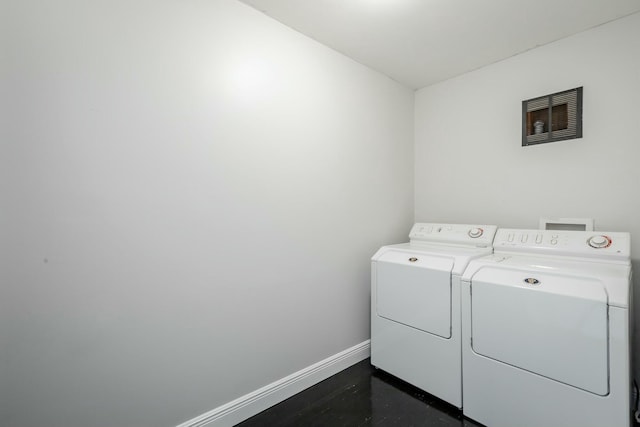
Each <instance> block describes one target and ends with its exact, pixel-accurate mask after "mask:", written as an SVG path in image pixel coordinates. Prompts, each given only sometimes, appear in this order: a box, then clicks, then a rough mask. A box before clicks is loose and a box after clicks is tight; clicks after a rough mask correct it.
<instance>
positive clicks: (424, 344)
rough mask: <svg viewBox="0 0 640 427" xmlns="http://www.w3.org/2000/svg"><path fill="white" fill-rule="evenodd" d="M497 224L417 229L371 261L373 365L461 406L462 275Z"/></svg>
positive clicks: (488, 249) (486, 248) (487, 246)
mask: <svg viewBox="0 0 640 427" xmlns="http://www.w3.org/2000/svg"><path fill="white" fill-rule="evenodd" d="M496 229H497V227H496V226H493V225H463V224H432V223H418V224H415V225H414V226H413V228H412V229H411V233H410V234H409V238H410V242H409V243H404V244H399V245H391V246H384V247H382V248H380V250H378V252H377V253H376V254H375V255H374V256H373V258H372V260H371V363H372V365H374V366H376V367H377V368H380V369H382V370H385V371H387V372H389V373H391V374H393V375H395V376H396V377H398V378H401V379H403V380H405V381H407V382H408V383H411V384H413V385H415V386H417V387H419V388H421V389H422V390H424V391H426V392H428V393H431V394H432V395H434V396H437V397H439V398H440V399H442V400H445V401H446V402H449V403H451V404H452V405H455V406H457V407H458V408H460V407H462V391H461V386H462V377H461V376H462V374H461V366H462V359H461V347H460V346H461V341H460V337H461V329H460V328H461V327H460V276H461V274H462V272H463V270H464V269H465V267H466V266H467V264H468V263H469V261H470V260H471V259H473V258H478V257H482V256H486V255H489V254H491V253H492V251H493V249H492V246H491V243H492V241H493V237H494V235H495V233H496Z"/></svg>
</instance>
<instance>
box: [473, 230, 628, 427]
mask: <svg viewBox="0 0 640 427" xmlns="http://www.w3.org/2000/svg"><path fill="white" fill-rule="evenodd" d="M494 251H495V252H494V254H493V255H491V256H488V257H485V258H482V259H478V260H474V261H471V262H470V263H469V266H468V267H467V269H466V270H465V272H464V274H463V277H462V335H463V341H462V353H463V356H462V357H463V372H464V375H463V401H464V409H463V412H464V414H465V415H466V416H468V417H469V418H472V419H474V420H476V421H479V422H481V423H483V424H485V425H487V426H490V427H541V426H554V427H576V426H581V427H588V426H593V427H603V426H612V427H613V426H615V427H628V426H629V425H630V414H631V407H630V392H631V380H630V378H631V370H630V354H629V351H630V318H631V309H630V301H632V299H631V264H630V236H629V234H628V233H602V232H597V231H558V230H555V231H549V230H544V231H541V230H514V229H500V230H498V232H497V234H496V238H495V240H494Z"/></svg>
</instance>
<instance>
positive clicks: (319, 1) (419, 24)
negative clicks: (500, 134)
mask: <svg viewBox="0 0 640 427" xmlns="http://www.w3.org/2000/svg"><path fill="white" fill-rule="evenodd" d="M241 1H242V2H243V3H246V4H248V5H250V6H252V7H254V8H256V9H258V10H260V11H262V12H263V13H265V14H266V15H268V16H271V17H272V18H275V19H276V20H278V21H280V22H282V23H283V24H285V25H287V26H289V27H291V28H293V29H295V30H297V31H299V32H301V33H303V34H306V35H307V36H309V37H311V38H313V39H315V40H317V41H319V42H320V43H322V44H325V45H327V46H329V47H331V48H333V49H335V50H337V51H338V52H342V53H343V54H345V55H347V56H349V57H351V58H353V59H354V60H356V61H358V62H360V63H362V64H365V65H367V66H369V67H371V68H373V69H375V70H378V71H380V72H381V73H384V74H386V75H387V76H389V77H391V78H392V79H394V80H396V81H398V82H400V83H402V84H404V85H405V86H407V87H410V88H414V89H417V88H421V87H424V86H428V85H431V84H433V83H436V82H439V81H442V80H446V79H449V78H451V77H454V76H457V75H460V74H463V73H466V72H469V71H472V70H475V69H478V68H480V67H483V66H485V65H488V64H491V63H494V62H496V61H500V60H502V59H505V58H508V57H510V56H513V55H517V54H519V53H521V52H524V51H527V50H529V49H533V48H535V47H536V46H540V45H544V44H547V43H549V42H552V41H555V40H558V39H561V38H564V37H567V36H570V35H572V34H575V33H578V32H581V31H584V30H587V29H589V28H592V27H595V26H598V25H600V24H603V23H605V22H609V21H612V20H614V19H618V18H621V17H623V16H626V15H629V14H632V13H635V12H638V11H640V0H536V1H524V0H485V1H479V0H241Z"/></svg>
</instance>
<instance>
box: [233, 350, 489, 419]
mask: <svg viewBox="0 0 640 427" xmlns="http://www.w3.org/2000/svg"><path fill="white" fill-rule="evenodd" d="M258 426H260V427H265V426H269V427H293V426H296V427H297V426H304V427H325V426H327V427H328V426H330V427H334V426H335V427H340V426H342V427H357V426H376V427H386V426H397V427H409V426H432V427H482V425H481V424H477V423H475V422H473V421H471V420H469V419H466V418H464V417H463V416H462V413H461V412H460V411H459V410H458V409H456V408H455V407H453V406H451V405H449V404H447V403H445V402H443V401H442V400H440V399H438V398H436V397H434V396H431V395H430V394H428V393H425V392H423V391H422V390H420V389H418V388H416V387H413V386H412V385H410V384H407V383H406V382H404V381H401V380H399V379H397V378H395V377H393V376H391V375H389V374H387V373H385V372H383V371H380V370H377V369H375V368H373V367H372V366H371V364H370V361H369V359H366V360H364V361H362V362H360V363H357V364H355V365H353V366H351V367H350V368H347V369H345V370H344V371H342V372H340V373H338V374H336V375H334V376H332V377H331V378H328V379H326V380H324V381H322V382H320V383H318V384H316V385H315V386H313V387H310V388H308V389H307V390H304V391H303V392H301V393H298V394H296V395H295V396H293V397H291V398H289V399H287V400H285V401H284V402H282V403H279V404H278V405H275V406H273V407H271V408H269V409H267V410H266V411H264V412H261V413H260V414H258V415H256V416H254V417H252V418H249V419H248V420H246V421H244V422H242V423H240V424H238V425H237V426H236V427H258Z"/></svg>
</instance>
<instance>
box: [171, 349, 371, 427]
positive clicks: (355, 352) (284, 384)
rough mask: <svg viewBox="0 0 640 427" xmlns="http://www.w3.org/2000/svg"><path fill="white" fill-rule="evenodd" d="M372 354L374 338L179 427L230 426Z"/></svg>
mask: <svg viewBox="0 0 640 427" xmlns="http://www.w3.org/2000/svg"><path fill="white" fill-rule="evenodd" d="M370 354H371V342H370V340H367V341H364V342H362V343H360V344H357V345H354V346H353V347H351V348H348V349H346V350H344V351H341V352H340V353H337V354H334V355H333V356H329V357H327V358H326V359H324V360H321V361H320V362H318V363H315V364H313V365H311V366H308V367H306V368H304V369H301V370H299V371H298V372H294V373H293V374H291V375H289V376H287V377H284V378H282V379H280V380H278V381H274V382H272V383H271V384H268V385H266V386H264V387H262V388H260V389H258V390H255V391H253V392H251V393H248V394H245V395H244V396H241V397H239V398H238V399H236V400H233V401H231V402H229V403H227V404H224V405H222V406H219V407H217V408H215V409H213V410H211V411H209V412H207V413H205V414H202V415H200V416H198V417H195V418H193V419H191V420H189V421H186V422H184V423H182V424H180V425H179V426H177V427H230V426H233V425H235V424H238V423H239V422H242V421H244V420H246V419H247V418H250V417H252V416H254V415H256V414H258V413H260V412H262V411H264V410H265V409H267V408H270V407H271V406H273V405H275V404H277V403H280V402H282V401H283V400H285V399H288V398H290V397H291V396H293V395H294V394H296V393H299V392H301V391H302V390H304V389H307V388H309V387H311V386H312V385H314V384H317V383H319V382H320V381H323V380H325V379H327V378H329V377H330V376H332V375H335V374H337V373H338V372H340V371H342V370H343V369H346V368H348V367H349V366H351V365H355V364H356V363H358V362H360V361H362V360H364V359H366V358H367V357H369V356H370Z"/></svg>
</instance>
